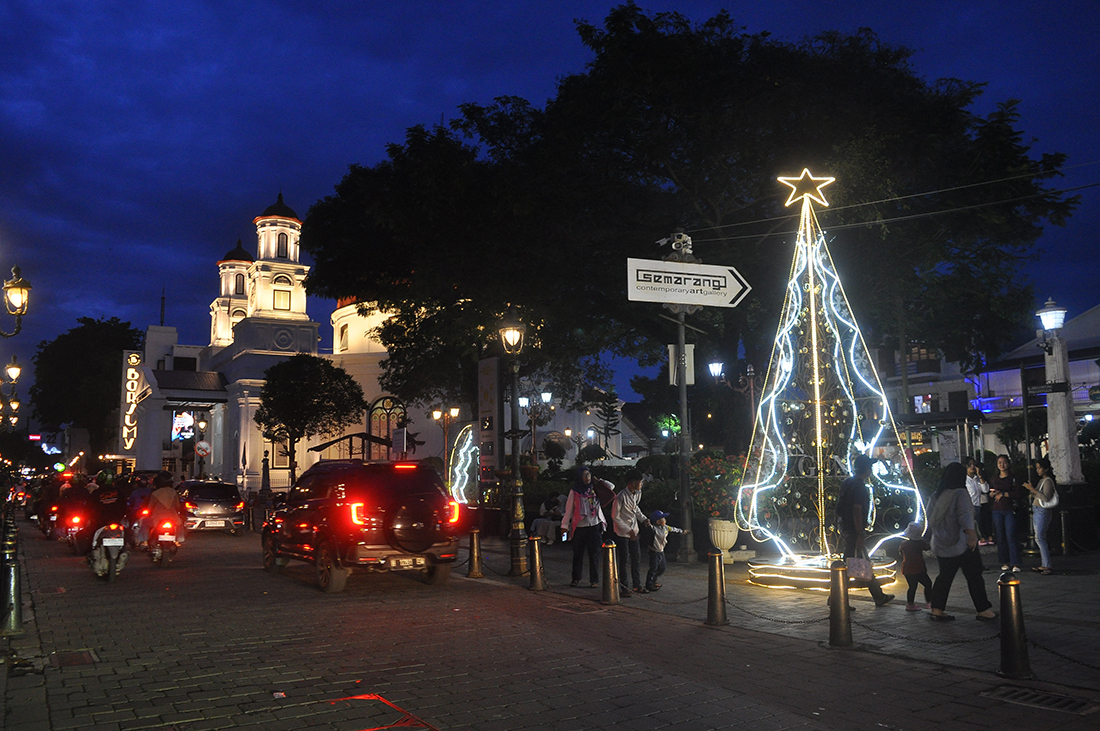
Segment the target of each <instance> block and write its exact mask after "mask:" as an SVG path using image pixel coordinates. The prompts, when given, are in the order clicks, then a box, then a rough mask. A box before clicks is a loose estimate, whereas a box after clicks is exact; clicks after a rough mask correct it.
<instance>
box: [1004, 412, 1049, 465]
mask: <svg viewBox="0 0 1100 731" xmlns="http://www.w3.org/2000/svg"><path fill="white" fill-rule="evenodd" d="M1027 426H1028V436H1030V437H1031V444H1032V446H1033V447H1035V448H1036V451H1035V452H1033V453H1041V452H1039V448H1040V447H1041V446H1042V444H1043V440H1044V439H1046V436H1047V410H1046V409H1045V408H1043V407H1042V406H1032V407H1031V408H1029V409H1028V410H1027ZM997 439H999V440H1000V441H1001V444H1003V445H1005V447H1007V448H1008V451H1009V454H1015V452H1016V448H1017V447H1018V446H1019V445H1021V444H1023V443H1024V414H1023V412H1022V411H1021V412H1020V413H1018V414H1014V415H1012V416H1010V417H1008V418H1007V419H1005V420H1004V421H1002V422H1001V425H1000V426H999V427H997Z"/></svg>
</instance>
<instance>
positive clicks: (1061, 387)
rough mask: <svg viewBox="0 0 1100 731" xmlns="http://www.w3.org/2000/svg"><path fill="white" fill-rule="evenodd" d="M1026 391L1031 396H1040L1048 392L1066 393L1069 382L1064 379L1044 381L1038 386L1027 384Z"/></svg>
mask: <svg viewBox="0 0 1100 731" xmlns="http://www.w3.org/2000/svg"><path fill="white" fill-rule="evenodd" d="M1027 392H1028V394H1029V395H1031V396H1042V395H1044V394H1048V393H1068V392H1069V384H1068V383H1066V382H1065V381H1061V382H1059V383H1044V384H1041V385H1039V386H1028V387H1027Z"/></svg>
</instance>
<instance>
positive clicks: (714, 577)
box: [707, 548, 730, 626]
mask: <svg viewBox="0 0 1100 731" xmlns="http://www.w3.org/2000/svg"><path fill="white" fill-rule="evenodd" d="M707 558H709V559H710V572H709V575H708V577H709V581H708V582H707V624H709V625H712V626H724V625H727V624H729V623H730V621H729V619H728V618H727V617H726V569H725V567H724V566H723V565H722V552H721V551H720V550H718V549H717V548H716V549H714V550H713V551H711V552H710V553H708V554H707Z"/></svg>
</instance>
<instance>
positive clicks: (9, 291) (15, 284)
mask: <svg viewBox="0 0 1100 731" xmlns="http://www.w3.org/2000/svg"><path fill="white" fill-rule="evenodd" d="M30 293H31V285H30V282H28V281H27V280H26V279H23V277H21V276H19V267H12V268H11V279H9V280H7V281H5V282H4V305H5V306H6V307H7V309H8V314H9V315H12V316H14V317H15V329H14V330H12V331H11V332H10V333H6V332H4V331H3V330H0V336H3V337H5V338H10V337H13V336H15V335H18V334H19V331H20V330H22V329H23V315H25V314H27V302H28V300H29V299H30Z"/></svg>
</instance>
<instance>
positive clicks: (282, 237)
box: [275, 234, 289, 259]
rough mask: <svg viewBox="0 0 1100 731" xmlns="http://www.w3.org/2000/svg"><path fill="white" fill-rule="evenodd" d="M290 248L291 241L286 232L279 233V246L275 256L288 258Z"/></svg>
mask: <svg viewBox="0 0 1100 731" xmlns="http://www.w3.org/2000/svg"><path fill="white" fill-rule="evenodd" d="M288 248H289V242H288V240H287V237H286V234H279V246H278V248H277V249H276V250H275V256H276V257H278V258H280V259H285V258H287V249H288Z"/></svg>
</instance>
